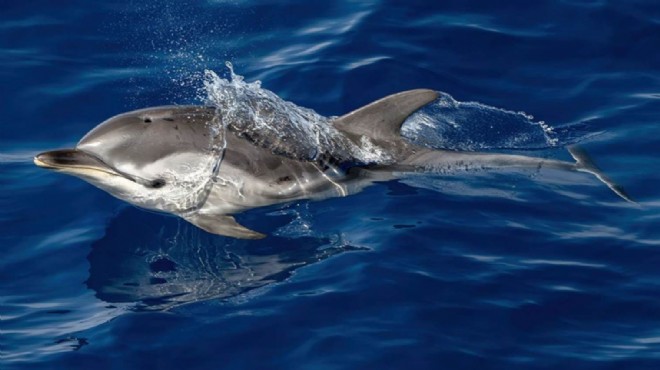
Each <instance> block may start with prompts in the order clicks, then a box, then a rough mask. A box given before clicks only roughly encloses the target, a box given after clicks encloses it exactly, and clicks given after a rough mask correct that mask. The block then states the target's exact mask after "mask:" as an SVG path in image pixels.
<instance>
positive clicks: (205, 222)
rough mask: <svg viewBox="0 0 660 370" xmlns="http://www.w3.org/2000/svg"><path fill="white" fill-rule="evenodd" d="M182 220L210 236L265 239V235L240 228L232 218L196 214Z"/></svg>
mask: <svg viewBox="0 0 660 370" xmlns="http://www.w3.org/2000/svg"><path fill="white" fill-rule="evenodd" d="M183 218H184V219H185V220H186V221H188V222H190V223H191V224H193V225H195V226H197V227H199V228H200V229H202V230H205V231H208V232H210V233H211V234H217V235H224V236H230V237H232V238H238V239H262V238H265V237H266V235H264V234H262V233H259V232H256V231H254V230H250V229H248V228H246V227H244V226H242V225H241V224H239V223H238V222H236V220H235V219H234V217H232V216H228V215H213V214H198V213H196V214H193V215H190V216H183Z"/></svg>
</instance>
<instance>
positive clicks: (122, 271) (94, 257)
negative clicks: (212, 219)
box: [87, 207, 357, 310]
mask: <svg viewBox="0 0 660 370" xmlns="http://www.w3.org/2000/svg"><path fill="white" fill-rule="evenodd" d="M287 217H290V216H288V215H280V216H277V217H275V218H273V219H271V220H269V221H273V222H275V223H278V224H280V223H286V222H288V221H290V220H288V219H286V218H287ZM339 244H340V243H338V242H337V241H336V240H335V241H333V240H332V238H328V237H313V236H307V237H301V238H296V239H293V240H292V239H287V238H283V237H278V236H270V237H268V238H266V239H264V240H259V241H245V240H238V239H230V238H225V237H219V236H217V235H212V234H209V233H206V232H204V231H201V230H200V229H198V228H196V227H195V226H193V225H191V224H188V223H187V222H182V221H180V220H179V219H176V218H173V217H167V216H153V217H145V214H144V212H143V211H140V210H138V209H135V208H132V207H129V208H126V209H124V210H123V211H122V212H121V213H120V214H119V215H118V216H116V217H115V218H114V219H113V220H112V221H111V222H110V224H109V226H108V228H107V231H106V234H105V236H104V237H103V238H102V239H101V240H99V241H97V242H96V243H94V245H93V246H92V251H91V253H90V254H89V256H88V259H89V262H90V276H89V279H88V280H87V286H88V287H89V288H90V289H93V290H94V291H95V292H96V296H97V297H98V298H99V299H101V300H103V301H105V302H108V303H135V304H136V307H137V309H140V310H163V309H168V308H171V307H173V306H178V305H182V304H185V303H189V302H197V301H200V300H206V299H211V298H228V297H232V296H236V295H238V294H241V293H244V292H246V291H248V290H251V289H255V288H259V287H263V286H265V285H268V284H271V283H274V282H279V281H282V280H284V279H286V278H287V277H289V276H290V275H291V273H292V272H293V271H294V270H295V269H297V268H299V267H302V266H305V265H308V264H310V263H314V262H317V261H321V260H324V259H326V258H328V257H330V256H333V255H336V254H338V253H342V252H345V251H349V250H355V249H357V248H355V247H351V246H347V245H339Z"/></svg>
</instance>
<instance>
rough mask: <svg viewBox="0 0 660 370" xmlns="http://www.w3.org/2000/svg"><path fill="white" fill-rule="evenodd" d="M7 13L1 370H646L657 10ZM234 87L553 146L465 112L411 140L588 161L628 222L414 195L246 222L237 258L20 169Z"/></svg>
mask: <svg viewBox="0 0 660 370" xmlns="http://www.w3.org/2000/svg"><path fill="white" fill-rule="evenodd" d="M110 3H113V4H110ZM0 9H1V12H0V61H1V65H2V68H1V69H0V94H1V95H0V97H1V98H2V103H1V105H0V106H1V107H2V111H1V112H0V125H1V126H0V245H1V249H0V250H1V256H2V257H1V258H0V284H1V285H0V297H1V298H0V299H1V301H0V319H1V322H0V330H1V335H0V351H1V352H0V356H1V357H2V359H1V362H0V367H1V368H2V369H14V368H15V369H48V368H51V369H183V368H186V369H218V368H221V369H401V368H405V369H557V368H565V369H658V368H660V212H659V210H660V187H659V185H660V166H659V164H658V155H659V154H660V151H659V149H660V129H659V128H658V119H659V117H660V5H659V3H658V2H657V1H651V0H637V1H597V0H593V1H589V0H563V1H559V0H556V1H507V2H504V3H503V2H494V1H486V0H484V1H470V2H466V1H435V2H434V1H371V2H368V1H361V2H355V1H327V2H324V1H313V2H310V1H298V2H294V1H211V0H208V1H197V2H192V1H167V2H164V1H152V2H149V3H148V4H143V3H142V2H139V1H122V2H119V1H117V2H90V1H68V2H52V1H29V2H23V1H13V2H7V1H5V2H2V4H1V5H0ZM225 61H231V62H232V63H233V64H234V66H235V68H236V71H237V73H239V74H241V75H244V76H245V78H246V80H248V81H254V80H257V79H258V80H261V81H262V86H263V87H265V88H267V89H269V90H271V91H273V92H275V93H276V94H277V95H279V96H280V97H282V98H284V99H286V100H290V101H293V102H295V103H296V104H298V105H301V106H305V107H309V108H312V109H314V110H316V111H317V112H319V113H320V114H323V115H339V114H342V113H345V112H347V111H350V110H352V109H355V108H357V107H359V106H362V105H364V104H367V103H369V102H370V101H372V100H375V99H377V98H380V97H382V96H385V95H387V94H390V93H394V92H398V91H402V90H405V89H410V88H419V87H427V88H432V89H436V90H440V91H443V92H446V93H448V94H451V96H453V98H454V99H456V100H458V101H463V102H466V101H471V102H477V103H474V104H479V106H488V107H495V108H498V109H503V110H506V111H509V112H520V111H522V112H525V115H524V116H521V117H528V116H529V115H533V116H534V117H535V118H534V119H533V122H537V123H538V122H539V121H544V122H545V125H548V127H551V128H552V129H553V132H554V133H552V135H554V137H551V138H550V139H556V145H552V141H550V142H546V143H545V144H543V142H542V141H539V140H540V139H539V138H543V137H545V138H546V139H547V137H546V136H547V135H546V136H543V135H542V136H538V135H539V133H542V132H541V131H538V127H536V128H535V129H528V131H527V132H528V133H529V134H530V135H531V136H526V137H525V138H523V139H522V140H523V141H522V142H521V141H520V140H518V139H519V138H518V137H517V136H516V135H517V134H518V133H519V132H518V131H515V130H514V131H511V130H510V129H511V128H512V127H518V126H516V125H518V124H520V122H517V123H516V122H514V121H515V120H513V121H510V120H508V118H507V117H503V116H501V115H500V116H497V115H495V116H492V115H489V116H486V118H487V119H490V118H493V117H496V118H497V117H499V118H498V119H497V120H495V121H493V123H490V124H489V123H488V122H485V120H484V119H483V117H482V116H480V113H479V112H481V111H479V112H477V113H479V114H477V115H476V116H470V115H469V114H468V115H467V117H477V118H481V120H480V121H478V122H477V123H475V122H476V121H474V120H467V122H464V124H468V123H470V122H472V123H473V124H472V125H471V126H465V125H464V126H462V127H470V129H469V130H462V131H459V132H458V133H459V134H456V131H452V130H446V131H436V132H435V134H437V135H436V136H429V135H433V132H431V133H430V134H425V135H423V138H421V139H420V140H422V139H424V138H425V139H427V140H431V139H432V142H431V143H430V145H432V144H433V143H437V142H438V140H444V141H443V142H442V145H441V146H452V145H455V146H456V147H457V148H475V147H476V148H477V149H479V148H482V149H490V150H502V149H503V148H504V149H512V150H518V151H520V150H523V149H524V150H525V152H524V153H527V154H530V152H531V154H534V155H539V156H547V157H552V158H561V159H568V156H567V154H566V152H565V150H564V149H562V145H565V144H568V143H572V142H576V141H578V142H581V145H582V146H583V147H584V148H585V149H586V150H588V151H589V152H590V153H591V155H592V157H593V158H594V159H595V160H596V161H597V162H598V164H599V165H600V167H601V168H602V169H603V170H604V171H605V172H606V173H607V174H608V175H609V176H610V177H612V178H613V179H615V180H616V181H617V182H618V183H620V184H622V185H623V186H624V187H625V188H626V190H627V191H628V193H629V194H630V195H631V196H632V197H633V198H634V199H635V200H636V201H637V202H638V203H639V206H636V205H632V204H630V203H627V202H625V201H623V200H621V199H620V198H618V197H616V195H614V194H613V193H612V192H611V191H610V190H609V189H607V187H605V186H604V185H603V184H602V183H600V182H598V181H597V180H596V179H595V178H593V176H590V175H588V174H565V173H561V172H557V171H555V172H552V171H549V172H544V171H541V172H539V173H525V172H513V171H499V172H477V173H472V172H469V173H457V174H453V175H448V174H445V175H427V176H416V177H414V178H412V179H408V180H406V181H392V182H385V183H379V184H376V185H374V186H372V187H370V188H367V189H366V190H365V191H363V192H361V193H359V194H357V195H353V196H350V197H346V198H336V199H329V200H325V201H320V202H304V201H302V202H296V203H293V204H286V205H282V206H275V207H268V208H265V209H255V210H252V211H250V212H247V213H244V214H241V215H239V216H238V219H239V221H241V222H242V223H243V224H245V225H249V226H250V227H251V228H254V229H256V230H259V231H262V232H266V233H268V234H271V236H270V237H268V238H266V239H263V240H260V241H244V240H234V239H229V238H224V237H219V236H213V235H210V234H207V233H205V232H203V231H200V230H198V229H196V228H195V227H193V226H191V225H190V224H188V223H186V222H184V221H182V220H179V219H177V218H174V217H170V216H166V215H161V214H155V213H150V212H145V211H142V210H139V209H137V208H134V207H131V206H128V205H126V204H125V203H122V202H121V201H119V200H116V199H114V198H112V197H111V196H109V195H107V194H106V193H104V192H102V191H100V190H98V189H96V188H93V187H92V186H90V185H89V184H87V183H84V182H82V181H80V180H78V179H75V178H73V177H67V176H64V175H60V174H55V173H52V172H48V171H44V170H43V169H39V168H37V167H35V166H34V165H33V164H32V156H33V155H34V154H35V153H37V152H39V151H42V150H48V149H53V148H58V147H67V146H70V145H72V144H74V143H75V142H76V141H77V140H78V139H79V138H80V137H81V136H82V135H83V134H84V133H86V132H87V131H88V130H90V129H91V128H92V127H93V126H95V125H96V124H97V123H99V122H101V121H102V120H104V119H106V118H107V117H110V116H112V115H114V114H117V113H120V112H123V111H127V110H131V109H137V108H142V107H146V106H152V105H162V104H172V103H178V104H184V103H200V102H201V100H200V90H199V89H200V85H201V76H202V74H203V72H204V70H205V69H211V70H215V71H217V72H218V73H225V74H226V73H227V72H226V69H225V67H224V63H225ZM469 107H474V105H468V106H467V108H469ZM462 112H463V113H465V112H468V111H462ZM436 113H437V112H436ZM463 113H461V114H459V116H461V117H466V116H465V115H464V114H463ZM468 113H469V112H468ZM507 114H508V113H507ZM518 118H519V119H522V118H520V117H518ZM487 119H486V121H487ZM525 119H526V118H525ZM530 120H531V119H530ZM493 124H495V126H493ZM494 127H495V128H494ZM539 127H540V126H539ZM445 129H446V128H445ZM546 134H547V132H546ZM426 144H429V143H426ZM546 144H547V145H546Z"/></svg>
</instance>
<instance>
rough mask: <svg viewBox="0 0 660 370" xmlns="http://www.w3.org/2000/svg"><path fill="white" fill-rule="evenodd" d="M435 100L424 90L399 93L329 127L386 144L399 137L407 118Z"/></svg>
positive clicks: (436, 95)
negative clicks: (387, 141)
mask: <svg viewBox="0 0 660 370" xmlns="http://www.w3.org/2000/svg"><path fill="white" fill-rule="evenodd" d="M437 97H438V93H437V92H436V91H433V90H428V89H417V90H409V91H404V92H400V93H397V94H393V95H389V96H386V97H384V98H382V99H380V100H376V101H375V102H373V103H371V104H369V105H365V106H364V107H362V108H359V109H356V110H354V111H352V112H351V113H348V114H346V115H344V116H341V117H339V118H337V119H336V120H335V121H334V122H333V125H334V126H335V127H336V128H337V129H338V130H340V131H344V132H348V133H352V134H356V135H365V136H367V137H370V138H373V139H380V140H388V139H391V138H392V137H398V136H399V132H400V131H401V125H402V124H403V121H405V120H406V118H408V116H410V115H411V114H413V113H414V112H415V111H416V110H418V109H419V108H421V107H423V106H424V105H426V104H428V103H430V102H432V101H433V100H435V99H436V98H437Z"/></svg>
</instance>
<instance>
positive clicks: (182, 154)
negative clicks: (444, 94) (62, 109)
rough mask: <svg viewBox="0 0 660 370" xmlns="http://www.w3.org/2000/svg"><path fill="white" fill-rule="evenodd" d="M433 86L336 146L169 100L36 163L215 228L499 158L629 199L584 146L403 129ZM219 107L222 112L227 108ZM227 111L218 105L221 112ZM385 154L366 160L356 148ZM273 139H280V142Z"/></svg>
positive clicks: (502, 163)
mask: <svg viewBox="0 0 660 370" xmlns="http://www.w3.org/2000/svg"><path fill="white" fill-rule="evenodd" d="M437 96H438V94H437V92H435V91H432V90H424V89H418V90H410V91H405V92H401V93H398V94H394V95H390V96H388V97H385V98H383V99H381V100H378V101H376V102H373V103H371V104H369V105H367V106H365V107H363V108H360V109H358V110H356V111H354V112H351V113H349V114H347V115H345V116H342V117H339V118H337V119H335V120H334V121H332V123H331V124H332V126H333V128H334V129H335V130H336V131H338V133H339V135H338V137H337V138H336V139H335V146H334V147H333V148H334V152H331V153H320V154H317V155H314V156H313V157H301V156H299V155H296V153H297V152H296V151H295V150H290V151H289V150H287V148H288V147H290V148H294V149H295V146H296V145H297V143H295V142H290V143H287V142H286V137H282V138H277V139H272V138H271V139H270V140H266V141H264V140H257V139H255V138H254V137H251V136H250V135H245V134H244V133H242V132H240V131H237V130H235V129H232V125H227V123H225V126H226V127H227V129H226V130H224V131H223V132H218V131H217V130H213V129H211V130H210V129H209V127H210V126H209V125H211V127H216V128H217V126H218V120H219V118H218V117H219V115H218V114H217V112H216V110H215V109H213V108H209V107H199V106H168V107H157V108H148V109H143V110H138V111H134V112H129V113H124V114H121V115H118V116H116V117H113V118H111V119H109V120H107V121H105V122H103V123H102V124H100V125H99V126H97V127H96V128H95V129H93V130H92V131H90V132H89V133H88V134H87V135H86V136H85V137H83V138H82V139H81V141H80V142H79V143H78V145H77V146H76V148H75V149H65V150H56V151H50V152H45V153H42V154H39V155H38V156H36V157H35V163H36V164H37V165H38V166H41V167H46V168H50V169H55V170H58V171H61V172H65V173H68V174H72V175H75V176H78V177H81V178H83V179H84V180H86V181H88V182H90V183H92V184H94V185H95V186H98V187H99V188H101V189H103V190H106V191H108V192H109V193H111V194H112V195H114V196H116V197H118V198H120V199H122V200H125V201H128V202H129V203H132V204H135V205H137V206H140V207H143V208H148V209H152V210H158V211H164V212H169V213H173V214H176V215H179V216H181V217H182V218H184V219H186V220H187V221H189V222H191V223H192V224H194V225H196V226H198V227H200V228H202V229H204V230H206V231H208V232H211V233H214V234H219V235H226V236H231V237H236V238H251V239H254V238H261V237H263V236H264V235H263V234H260V233H258V232H255V231H253V230H249V229H247V228H245V227H243V226H241V225H239V224H238V223H237V222H236V221H235V220H234V218H233V217H232V216H231V215H232V214H235V213H239V212H242V211H245V210H247V209H251V208H255V207H262V206H267V205H272V204H277V203H283V202H288V201H292V200H297V199H321V198H326V197H332V196H345V195H349V194H352V193H355V192H357V191H359V190H360V189H362V188H364V187H365V186H367V185H368V184H370V183H371V182H373V181H374V180H382V179H387V178H392V176H393V175H392V174H393V173H395V172H396V173H401V172H412V171H452V170H463V169H488V168H501V167H528V168H541V167H546V168H548V167H549V168H555V169H561V170H567V171H584V172H589V173H592V174H594V175H596V176H597V177H598V178H599V179H600V180H601V181H603V182H604V183H605V184H606V185H608V186H609V187H610V188H611V189H612V190H613V191H614V192H616V193H617V194H618V195H619V196H621V197H622V198H624V199H626V200H630V199H629V198H628V197H627V195H626V194H625V193H624V192H623V190H622V189H621V188H620V187H618V186H617V185H615V184H614V183H613V182H612V181H611V180H610V179H608V178H607V177H605V175H603V174H602V173H601V172H600V171H599V170H598V169H597V168H596V167H595V166H594V165H593V163H591V161H590V160H589V159H588V157H587V156H586V155H585V154H584V153H583V152H581V151H580V150H579V149H578V148H575V147H573V148H569V151H570V152H571V154H572V155H573V157H574V158H575V159H576V161H577V162H576V163H571V162H565V161H559V160H551V159H544V158H536V157H528V156H521V155H508V154H488V153H475V152H455V151H444V150H431V149H427V148H423V147H420V146H416V145H413V144H411V143H409V142H408V141H406V140H404V139H403V138H402V137H401V136H400V129H401V125H402V124H403V122H404V121H405V119H406V118H407V117H408V116H410V115H411V114H412V113H413V112H415V111H416V110H418V109H419V108H420V107H422V106H424V105H426V104H428V103H430V102H431V101H433V100H435V99H436V98H437ZM220 113H221V112H220ZM220 116H221V114H220ZM352 147H359V148H360V149H361V150H379V151H383V152H384V153H385V154H386V155H385V156H383V157H382V158H381V159H380V160H378V161H374V162H370V163H365V162H364V161H363V160H361V159H359V158H356V157H355V156H354V155H353V154H351V150H350V148H352ZM273 148H277V150H274V149H273Z"/></svg>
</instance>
